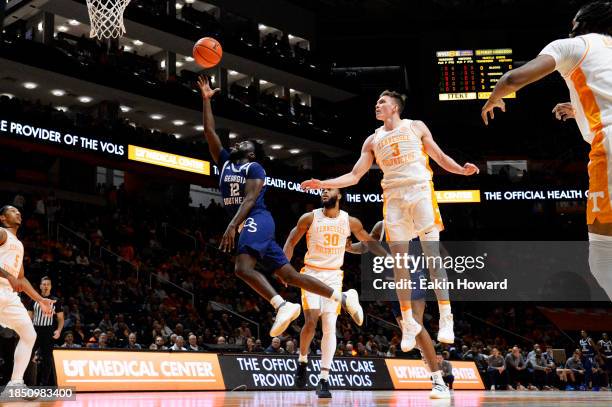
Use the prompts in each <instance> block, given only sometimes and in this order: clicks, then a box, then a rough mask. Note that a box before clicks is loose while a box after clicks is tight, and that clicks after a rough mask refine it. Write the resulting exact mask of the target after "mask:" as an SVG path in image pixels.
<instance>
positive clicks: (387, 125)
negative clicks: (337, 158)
mask: <svg viewBox="0 0 612 407" xmlns="http://www.w3.org/2000/svg"><path fill="white" fill-rule="evenodd" d="M403 109H404V96H403V95H400V94H399V93H397V92H391V91H384V92H383V93H382V94H381V95H380V97H379V99H378V101H377V102H376V119H378V120H380V121H382V122H383V126H381V127H380V128H378V129H377V130H376V131H375V132H374V134H372V135H371V136H369V137H368V138H367V139H366V141H365V142H364V143H363V147H362V148H361V157H360V158H359V160H358V161H357V163H356V164H355V166H354V167H353V170H352V171H351V172H350V173H348V174H345V175H342V176H340V177H338V178H334V179H330V180H325V181H321V180H318V179H311V180H308V181H304V182H303V183H302V188H304V189H320V188H344V187H347V186H350V185H355V184H357V183H358V182H359V180H360V179H361V177H363V175H364V174H365V173H366V172H368V170H369V169H370V167H371V166H372V164H373V162H374V159H376V162H377V164H378V166H379V167H380V169H381V170H382V171H383V173H384V176H383V180H382V182H381V185H382V188H383V196H384V207H383V216H384V220H385V235H386V237H387V241H388V242H389V246H390V248H391V251H392V254H393V256H394V257H395V256H396V255H400V256H401V255H402V254H404V253H408V244H407V243H408V242H409V241H410V240H411V239H413V238H414V237H416V236H419V238H420V239H421V242H422V247H423V251H424V254H425V255H426V256H427V257H436V256H439V251H438V249H437V245H436V244H431V242H437V241H439V238H440V234H439V232H440V231H441V230H442V229H443V225H442V219H441V218H440V211H439V209H438V204H437V202H436V198H435V194H434V189H433V183H432V171H431V169H430V168H429V164H428V161H429V157H431V158H433V159H434V160H435V161H436V162H437V163H438V164H439V165H440V166H441V167H442V168H444V169H445V170H447V171H449V172H452V173H455V174H461V175H472V174H475V173H478V167H476V166H475V165H474V164H470V163H466V164H465V165H464V166H463V167H462V166H460V165H459V164H457V163H456V162H455V161H454V160H453V159H452V158H450V157H449V156H447V155H446V154H444V152H443V151H442V150H441V149H440V147H438V145H437V144H436V142H435V141H434V139H433V137H432V135H431V133H430V132H429V129H428V128H427V126H426V125H425V124H424V123H423V122H421V121H418V120H407V119H404V120H402V119H401V118H400V114H401V113H402V110H403ZM432 263H439V262H432ZM429 271H430V275H431V277H432V280H434V281H441V280H444V279H446V277H447V275H446V270H444V269H443V268H436V267H435V264H434V265H433V267H430V270H429ZM409 277H410V276H409V272H408V270H406V269H400V268H396V269H395V279H396V281H400V280H405V281H407V280H408V278H409ZM397 294H398V298H399V300H400V307H401V312H402V342H401V348H402V350H403V351H405V352H407V351H409V350H411V349H412V348H414V346H415V343H416V342H415V337H416V335H418V334H419V333H420V332H421V329H422V326H421V325H420V324H419V323H417V322H416V321H415V319H414V318H413V317H412V306H411V302H410V295H411V294H410V290H409V289H398V291H397ZM436 296H437V298H438V306H439V309H440V330H439V332H438V340H439V341H440V342H445V343H453V342H454V339H455V335H454V332H453V316H452V313H451V307H450V301H449V297H448V290H442V289H438V290H436Z"/></svg>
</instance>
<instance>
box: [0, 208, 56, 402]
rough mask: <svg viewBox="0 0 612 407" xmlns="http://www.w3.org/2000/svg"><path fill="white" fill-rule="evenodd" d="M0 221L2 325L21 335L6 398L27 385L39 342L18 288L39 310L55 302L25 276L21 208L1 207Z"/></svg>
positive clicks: (46, 310)
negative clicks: (25, 378)
mask: <svg viewBox="0 0 612 407" xmlns="http://www.w3.org/2000/svg"><path fill="white" fill-rule="evenodd" d="M0 224H1V225H2V227H1V228H0V267H1V268H0V276H1V277H3V278H0V325H3V326H6V327H8V328H10V329H12V330H14V331H15V332H17V334H18V335H19V342H18V343H17V347H16V348H15V362H14V364H13V374H12V376H11V380H10V381H9V382H8V384H7V385H6V388H5V390H4V392H3V393H2V396H5V397H7V396H10V395H11V389H12V390H13V391H14V390H18V389H23V388H25V384H24V383H23V374H24V373H25V370H26V368H27V367H28V363H30V357H31V355H32V348H33V347H34V342H35V341H36V331H35V330H34V325H33V324H32V319H30V316H29V315H28V311H26V308H25V307H24V306H23V304H22V302H21V299H20V298H19V295H17V293H16V292H15V291H24V292H25V293H26V294H27V295H28V296H29V297H30V298H31V299H32V300H34V301H36V302H38V304H40V309H41V310H42V311H43V312H44V313H46V314H51V312H52V307H53V303H54V302H55V301H53V300H50V299H48V298H43V297H41V295H40V294H38V292H36V290H35V289H34V288H33V287H32V285H31V284H30V282H29V281H28V280H27V279H26V278H25V275H24V270H23V244H22V243H21V242H20V241H19V239H18V238H17V229H19V226H21V213H20V212H19V210H18V209H17V208H15V207H14V206H9V205H7V206H4V207H2V208H0ZM13 290H15V291H13Z"/></svg>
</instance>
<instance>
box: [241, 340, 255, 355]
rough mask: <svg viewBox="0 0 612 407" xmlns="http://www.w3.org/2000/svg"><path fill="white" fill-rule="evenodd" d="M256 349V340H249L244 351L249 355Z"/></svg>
mask: <svg viewBox="0 0 612 407" xmlns="http://www.w3.org/2000/svg"><path fill="white" fill-rule="evenodd" d="M254 349H255V339H253V338H247V340H246V346H245V349H244V351H245V352H247V353H253V352H254Z"/></svg>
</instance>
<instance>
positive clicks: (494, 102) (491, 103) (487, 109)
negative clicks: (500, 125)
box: [480, 98, 506, 126]
mask: <svg viewBox="0 0 612 407" xmlns="http://www.w3.org/2000/svg"><path fill="white" fill-rule="evenodd" d="M496 107H498V108H500V109H501V111H502V112H505V111H506V104H505V103H504V101H503V99H491V98H489V100H487V103H485V105H484V106H483V107H482V111H481V113H480V117H482V121H483V122H484V124H485V125H487V126H488V125H489V114H490V115H491V119H494V118H495V108H496Z"/></svg>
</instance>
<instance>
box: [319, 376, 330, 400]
mask: <svg viewBox="0 0 612 407" xmlns="http://www.w3.org/2000/svg"><path fill="white" fill-rule="evenodd" d="M317 396H319V398H320V399H330V398H331V396H332V395H331V393H330V391H329V383H328V382H327V380H324V379H319V384H318V385H317Z"/></svg>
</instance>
